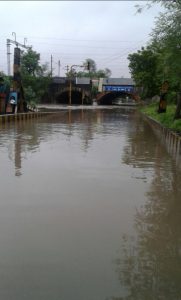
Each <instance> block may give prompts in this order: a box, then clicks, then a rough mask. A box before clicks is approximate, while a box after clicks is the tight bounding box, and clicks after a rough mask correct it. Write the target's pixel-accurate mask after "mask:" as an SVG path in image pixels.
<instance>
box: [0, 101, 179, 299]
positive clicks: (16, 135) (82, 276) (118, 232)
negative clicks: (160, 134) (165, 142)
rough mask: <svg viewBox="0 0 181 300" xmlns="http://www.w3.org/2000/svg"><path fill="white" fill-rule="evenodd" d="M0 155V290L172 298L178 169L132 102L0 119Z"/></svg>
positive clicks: (1, 293)
mask: <svg viewBox="0 0 181 300" xmlns="http://www.w3.org/2000/svg"><path fill="white" fill-rule="evenodd" d="M0 163H1V168H0V178H1V183H0V186H1V200H0V245H1V247H0V299H3V300H11V299H12V300H19V299H26V300H32V299H34V300H41V299H42V300H49V299H54V300H59V299H61V300H67V299H68V300H73V299H79V300H83V299H86V300H100V299H102V300H106V299H119V300H121V299H125V300H126V299H127V300H128V299H139V300H141V299H145V300H147V299H148V300H149V299H154V300H155V299H166V300H167V299H170V300H177V299H181V288H180V286H181V282H180V281H181V274H180V272H181V271H180V270H181V268H180V262H181V260H180V255H181V251H180V242H181V231H180V228H181V224H180V223H181V221H180V220H181V205H180V195H181V188H180V181H181V173H180V170H179V169H177V166H176V164H175V162H174V160H173V159H172V158H171V157H170V156H169V155H168V153H167V152H166V150H165V148H164V147H163V146H162V145H160V143H159V140H158V139H157V138H156V137H155V135H154V134H153V132H152V130H151V128H150V127H149V125H148V124H147V123H145V122H144V121H143V120H142V118H141V116H140V115H139V114H138V113H137V112H136V111H135V110H129V109H120V108H111V107H109V108H100V107H97V108H87V109H72V110H71V109H67V108H64V109H63V110H61V111H60V112H59V113H57V114H54V115H51V116H49V117H46V118H42V119H37V120H27V121H22V122H20V123H15V124H6V125H3V127H2V128H1V129H0ZM121 237H122V238H121Z"/></svg>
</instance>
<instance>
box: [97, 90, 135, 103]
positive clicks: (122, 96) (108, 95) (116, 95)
mask: <svg viewBox="0 0 181 300" xmlns="http://www.w3.org/2000/svg"><path fill="white" fill-rule="evenodd" d="M119 100H121V101H122V103H126V102H127V103H135V101H136V96H135V95H134V94H133V93H127V92H102V93H100V94H98V96H97V104H98V105H117V104H118V101H119Z"/></svg>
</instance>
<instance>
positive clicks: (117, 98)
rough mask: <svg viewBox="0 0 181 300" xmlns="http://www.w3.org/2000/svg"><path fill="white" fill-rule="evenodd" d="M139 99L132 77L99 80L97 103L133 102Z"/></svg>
mask: <svg viewBox="0 0 181 300" xmlns="http://www.w3.org/2000/svg"><path fill="white" fill-rule="evenodd" d="M138 99H139V97H138V94H137V91H136V88H135V83H134V81H133V79H132V78H103V79H102V80H100V82H99V93H98V94H97V97H96V101H97V104H99V105H101V104H104V105H116V104H119V103H120V102H121V103H122V104H124V103H135V102H137V101H138Z"/></svg>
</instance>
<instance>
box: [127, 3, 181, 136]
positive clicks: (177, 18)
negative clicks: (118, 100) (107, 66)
mask: <svg viewBox="0 0 181 300" xmlns="http://www.w3.org/2000/svg"><path fill="white" fill-rule="evenodd" d="M154 3H161V5H162V7H163V8H164V11H163V12H162V13H160V14H159V16H158V17H157V19H156V22H155V28H154V29H153V30H152V32H151V34H150V41H149V43H148V44H147V46H146V47H142V48H141V49H140V50H138V51H137V52H136V53H131V54H129V56H128V60H129V69H130V72H131V75H132V77H133V79H134V80H135V83H136V86H137V88H138V89H139V91H140V95H141V99H142V100H143V102H145V103H147V105H146V107H144V108H143V109H142V111H143V112H144V113H145V114H147V115H149V116H150V117H152V118H154V119H156V120H157V121H159V122H160V123H161V124H163V125H164V126H166V127H169V128H171V129H174V130H177V131H181V0H170V1H165V0H152V1H147V4H146V5H142V6H141V7H140V6H137V10H138V13H141V12H143V10H144V9H145V8H149V7H150V6H152V5H154ZM165 82H167V83H168V86H167V89H166V90H164V92H163V85H164V83H165ZM155 95H157V96H159V97H160V101H161V97H163V96H164V102H165V104H164V105H165V111H161V112H160V111H159V110H158V107H159V104H160V102H157V103H154V104H153V103H152V98H153V97H154V96H155ZM148 99H150V101H148Z"/></svg>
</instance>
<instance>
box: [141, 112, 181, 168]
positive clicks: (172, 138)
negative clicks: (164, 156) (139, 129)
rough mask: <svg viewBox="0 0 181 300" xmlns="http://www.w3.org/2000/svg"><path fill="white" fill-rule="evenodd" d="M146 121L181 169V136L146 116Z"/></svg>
mask: <svg viewBox="0 0 181 300" xmlns="http://www.w3.org/2000/svg"><path fill="white" fill-rule="evenodd" d="M145 119H146V121H147V122H148V123H149V124H150V126H151V127H152V129H153V131H154V132H155V134H156V135H157V136H158V137H159V139H160V142H161V143H162V144H164V145H165V146H166V149H167V151H168V153H169V154H170V155H171V156H172V157H173V158H174V160H176V164H177V165H178V166H179V167H180V168H181V134H178V133H176V132H174V131H172V130H170V129H168V128H165V127H163V126H162V125H161V124H160V123H158V122H157V121H155V120H153V119H152V118H149V117H146V116H145Z"/></svg>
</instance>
